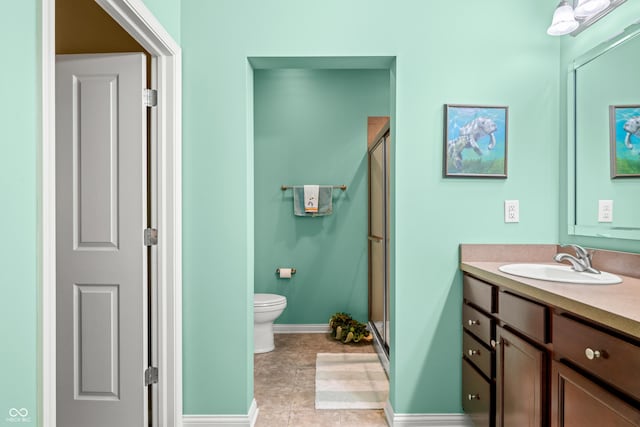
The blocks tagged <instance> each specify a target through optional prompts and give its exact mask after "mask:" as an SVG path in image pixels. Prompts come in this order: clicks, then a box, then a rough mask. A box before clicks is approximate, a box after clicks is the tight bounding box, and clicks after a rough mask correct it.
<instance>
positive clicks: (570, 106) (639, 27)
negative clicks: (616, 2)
mask: <svg viewBox="0 0 640 427" xmlns="http://www.w3.org/2000/svg"><path fill="white" fill-rule="evenodd" d="M636 37H640V23H636V24H632V25H630V26H628V27H627V28H625V29H624V31H622V32H621V33H619V34H617V35H616V36H613V37H611V38H610V39H608V40H606V41H604V42H602V43H600V44H599V45H597V46H595V47H594V48H592V49H590V50H588V51H587V52H586V53H584V54H582V55H580V56H579V57H578V58H576V59H575V60H574V61H573V62H572V63H571V64H569V77H568V83H567V185H568V192H567V195H568V197H567V212H568V216H569V218H568V230H567V231H568V234H569V235H573V236H588V237H601V238H612V239H631V240H640V227H638V228H636V227H615V226H607V225H597V226H590V225H589V226H588V225H579V224H576V216H577V215H576V209H577V200H576V194H577V191H576V185H577V183H576V171H577V165H576V162H577V159H576V145H577V143H578V141H576V127H577V123H576V107H577V105H576V72H577V71H578V69H579V68H580V67H582V66H583V65H586V64H588V63H589V62H591V61H593V60H595V59H596V58H599V57H600V56H602V55H604V54H605V53H607V52H609V51H610V50H612V49H614V48H616V47H617V46H619V45H621V44H623V43H626V42H627V41H630V40H632V39H634V38H636Z"/></svg>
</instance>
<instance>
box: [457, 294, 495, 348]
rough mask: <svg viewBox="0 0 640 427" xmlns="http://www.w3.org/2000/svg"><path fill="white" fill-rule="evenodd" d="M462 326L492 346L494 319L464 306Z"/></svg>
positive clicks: (468, 306)
mask: <svg viewBox="0 0 640 427" xmlns="http://www.w3.org/2000/svg"><path fill="white" fill-rule="evenodd" d="M462 326H463V327H464V328H465V329H466V330H467V331H469V332H471V333H472V334H473V335H475V336H476V337H478V338H479V339H480V341H482V342H483V343H485V344H486V345H491V338H492V336H491V331H492V329H493V328H492V326H493V319H491V318H490V317H488V316H487V315H485V314H483V313H482V312H480V311H478V310H476V309H475V308H473V307H471V306H470V305H466V304H464V305H463V306H462Z"/></svg>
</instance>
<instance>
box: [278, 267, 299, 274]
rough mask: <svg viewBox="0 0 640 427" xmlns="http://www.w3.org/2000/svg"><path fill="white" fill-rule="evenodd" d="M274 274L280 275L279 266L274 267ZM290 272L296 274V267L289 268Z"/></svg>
mask: <svg viewBox="0 0 640 427" xmlns="http://www.w3.org/2000/svg"><path fill="white" fill-rule="evenodd" d="M276 274H277V275H280V269H279V268H276ZM291 274H296V269H295V268H292V269H291Z"/></svg>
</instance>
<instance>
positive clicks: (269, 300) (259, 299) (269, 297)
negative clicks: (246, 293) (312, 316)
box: [253, 294, 287, 307]
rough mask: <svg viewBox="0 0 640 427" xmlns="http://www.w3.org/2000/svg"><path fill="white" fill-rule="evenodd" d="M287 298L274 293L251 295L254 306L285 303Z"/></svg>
mask: <svg viewBox="0 0 640 427" xmlns="http://www.w3.org/2000/svg"><path fill="white" fill-rule="evenodd" d="M286 302H287V298H286V297H284V296H282V295H276V294H255V295H254V296H253V305H254V307H256V306H257V307H268V306H271V305H280V304H286Z"/></svg>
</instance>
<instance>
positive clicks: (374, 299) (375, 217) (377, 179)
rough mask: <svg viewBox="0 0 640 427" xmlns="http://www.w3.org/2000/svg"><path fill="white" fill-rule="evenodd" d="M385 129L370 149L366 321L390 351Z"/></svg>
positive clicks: (385, 349) (385, 348) (387, 133)
mask: <svg viewBox="0 0 640 427" xmlns="http://www.w3.org/2000/svg"><path fill="white" fill-rule="evenodd" d="M388 140H389V132H388V131H387V132H386V133H385V134H384V136H383V137H381V138H380V139H379V140H378V141H377V142H376V143H374V144H373V146H372V147H371V149H370V150H369V237H368V239H369V321H370V323H371V325H372V326H373V329H374V331H373V332H374V333H375V334H376V335H377V338H378V340H379V342H380V343H381V344H382V345H383V347H384V351H385V352H386V353H387V356H388V353H389V278H388V271H387V267H388V204H389V197H388V176H389V174H388V160H387V159H388V153H389V151H388V150H389V148H388V145H389V144H388Z"/></svg>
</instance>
